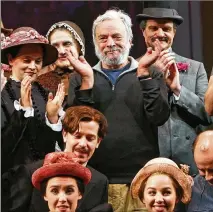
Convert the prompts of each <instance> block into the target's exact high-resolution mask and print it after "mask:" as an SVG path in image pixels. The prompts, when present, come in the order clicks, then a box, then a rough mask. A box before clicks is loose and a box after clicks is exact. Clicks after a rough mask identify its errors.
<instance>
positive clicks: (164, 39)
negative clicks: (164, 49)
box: [151, 37, 169, 42]
mask: <svg viewBox="0 0 213 212" xmlns="http://www.w3.org/2000/svg"><path fill="white" fill-rule="evenodd" d="M157 39H158V40H159V41H165V42H168V40H169V39H168V38H167V37H152V38H151V41H152V42H155V41H156V40H157Z"/></svg>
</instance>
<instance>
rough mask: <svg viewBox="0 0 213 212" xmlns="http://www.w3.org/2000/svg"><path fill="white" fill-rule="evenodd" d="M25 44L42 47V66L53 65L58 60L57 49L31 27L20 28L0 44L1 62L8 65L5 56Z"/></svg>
mask: <svg viewBox="0 0 213 212" xmlns="http://www.w3.org/2000/svg"><path fill="white" fill-rule="evenodd" d="M25 44H40V45H41V46H42V47H43V49H44V51H43V54H44V55H43V66H46V65H50V64H52V63H54V62H55V61H56V60H57V58H58V51H57V49H56V48H55V47H54V46H52V45H50V44H48V40H47V39H46V38H45V37H44V36H42V35H40V34H39V33H38V32H37V31H36V30H35V29H33V28H31V27H20V28H17V29H16V30H14V31H13V32H12V33H11V34H10V36H8V37H6V38H5V39H4V41H3V42H2V43H1V62H2V63H5V64H9V63H8V58H7V55H8V54H9V53H10V52H11V51H13V48H15V47H17V46H21V45H25Z"/></svg>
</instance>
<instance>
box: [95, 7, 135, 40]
mask: <svg viewBox="0 0 213 212" xmlns="http://www.w3.org/2000/svg"><path fill="white" fill-rule="evenodd" d="M115 19H121V21H122V22H123V24H124V26H125V28H126V33H127V38H128V40H130V41H132V39H133V34H132V21H131V18H130V17H129V15H128V14H127V13H125V12H124V11H122V10H116V9H109V10H107V11H106V12H105V13H104V14H103V15H99V16H98V17H97V18H96V19H95V21H94V22H93V26H92V37H93V43H94V44H95V43H96V42H95V32H96V27H97V26H98V25H99V24H100V23H102V22H104V21H106V20H115Z"/></svg>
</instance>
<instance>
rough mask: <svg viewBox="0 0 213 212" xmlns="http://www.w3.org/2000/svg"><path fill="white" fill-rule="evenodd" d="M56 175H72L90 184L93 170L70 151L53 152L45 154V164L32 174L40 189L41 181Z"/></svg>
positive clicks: (33, 180) (35, 185)
mask: <svg viewBox="0 0 213 212" xmlns="http://www.w3.org/2000/svg"><path fill="white" fill-rule="evenodd" d="M56 176H72V177H78V178H80V179H82V180H83V182H84V184H85V185H86V184H88V183H89V182H90V180H91V176H92V174H91V172H90V170H89V169H88V168H86V167H84V166H82V165H81V164H79V163H78V162H76V160H75V156H74V155H73V154H72V153H68V152H53V153H49V154H47V155H46V156H45V159H44V164H43V166H42V167H41V168H39V169H37V170H36V171H35V172H34V173H33V175H32V183H33V185H34V187H35V188H37V189H38V190H40V185H41V182H42V181H44V180H45V179H48V178H51V177H56Z"/></svg>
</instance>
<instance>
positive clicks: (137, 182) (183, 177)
mask: <svg viewBox="0 0 213 212" xmlns="http://www.w3.org/2000/svg"><path fill="white" fill-rule="evenodd" d="M156 172H160V173H164V174H167V175H169V176H171V177H173V178H174V179H176V180H177V182H178V184H179V186H180V187H181V188H182V189H183V197H182V199H181V201H182V202H183V203H188V202H189V201H190V199H191V183H192V182H191V180H190V177H189V176H188V175H187V174H185V173H184V172H183V171H182V170H181V169H179V168H178V166H177V164H176V163H175V162H174V161H172V160H170V159H168V158H162V157H159V158H154V159H152V160H150V161H149V162H147V163H146V164H145V166H144V167H143V168H142V169H141V170H140V171H139V172H138V173H137V174H136V176H135V177H134V179H133V181H132V184H131V193H132V196H133V198H138V196H139V192H140V188H141V185H142V184H143V183H144V182H145V180H146V179H147V178H148V177H149V176H151V175H152V174H154V173H156Z"/></svg>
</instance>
